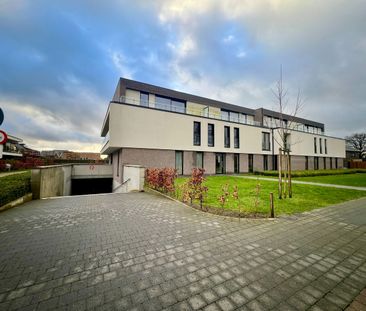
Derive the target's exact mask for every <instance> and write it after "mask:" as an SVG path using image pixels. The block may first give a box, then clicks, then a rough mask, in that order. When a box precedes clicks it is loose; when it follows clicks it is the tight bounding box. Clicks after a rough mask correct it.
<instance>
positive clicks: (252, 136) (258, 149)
mask: <svg viewBox="0 0 366 311" xmlns="http://www.w3.org/2000/svg"><path fill="white" fill-rule="evenodd" d="M280 117H281V116H280V114H279V113H278V112H276V111H271V110H267V109H263V108H259V109H251V108H246V107H242V106H236V105H232V104H228V103H225V102H221V101H217V100H212V99H208V98H204V97H200V96H195V95H191V94H186V93H182V92H178V91H174V90H171V89H167V88H162V87H159V86H155V85H151V84H146V83H142V82H138V81H134V80H129V79H124V78H121V79H120V80H119V81H118V84H117V88H116V91H115V94H114V96H113V98H112V100H111V101H110V103H109V106H108V109H107V112H106V115H105V118H104V122H103V126H102V130H101V136H102V137H104V142H103V146H102V150H101V153H102V154H105V155H108V156H109V161H110V163H112V164H113V167H114V180H115V182H116V183H121V182H122V181H123V178H122V166H123V165H124V164H139V165H143V166H145V167H175V168H176V169H177V171H178V173H179V174H184V175H186V174H190V173H191V170H192V168H193V167H202V168H204V169H205V171H206V173H207V174H225V173H229V174H230V173H245V172H252V171H255V170H256V171H262V170H273V169H277V162H278V153H279V152H278V149H279V145H278V144H277V142H276V141H278V140H276V135H278V132H277V130H276V128H278V126H279V120H280ZM282 120H283V121H284V122H285V124H286V122H290V121H291V124H292V125H293V127H291V130H290V132H289V133H290V135H289V137H288V141H291V142H292V144H291V163H292V168H293V169H294V170H305V169H309V170H310V169H325V168H327V169H333V168H340V167H342V166H343V159H344V158H345V140H344V139H342V138H337V137H330V136H327V135H325V128H324V124H323V123H319V122H315V121H312V120H307V119H303V118H298V117H291V116H289V115H283V116H282ZM277 138H278V137H277Z"/></svg>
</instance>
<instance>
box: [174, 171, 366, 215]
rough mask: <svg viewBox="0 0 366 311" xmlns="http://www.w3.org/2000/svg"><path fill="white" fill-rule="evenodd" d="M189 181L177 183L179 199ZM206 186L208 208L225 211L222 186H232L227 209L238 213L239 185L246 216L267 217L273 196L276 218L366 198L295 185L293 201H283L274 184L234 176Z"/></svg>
mask: <svg viewBox="0 0 366 311" xmlns="http://www.w3.org/2000/svg"><path fill="white" fill-rule="evenodd" d="M185 180H187V178H185V177H181V178H178V179H177V180H176V185H177V188H178V190H177V197H178V199H181V193H180V191H179V185H181V184H183V183H184V181H185ZM258 183H259V184H260V194H259V205H258V206H257V207H255V204H254V202H255V198H256V196H255V188H256V185H257V184H258ZM205 184H206V186H207V187H208V197H207V199H206V200H205V203H204V205H208V206H212V207H217V208H222V207H221V204H220V203H219V200H218V197H219V196H220V195H221V193H222V190H221V189H222V186H223V185H225V184H229V192H230V196H229V199H228V201H227V203H226V204H225V206H224V207H223V208H224V209H228V210H235V211H238V207H237V202H236V201H235V200H234V199H233V197H232V195H231V194H232V191H233V187H234V186H235V185H237V186H238V187H239V199H240V206H241V208H240V209H241V211H242V212H244V213H246V214H262V215H267V214H268V213H269V193H270V192H273V195H274V199H275V200H274V206H275V214H276V215H279V214H294V213H300V212H305V211H310V210H312V209H315V208H319V207H325V206H329V205H332V204H336V203H340V202H344V201H348V200H352V199H357V198H361V197H365V196H366V191H355V190H348V189H333V188H327V187H316V186H311V185H300V184H293V198H291V199H282V200H279V199H278V198H277V187H278V185H277V183H276V182H273V181H265V180H252V179H245V178H240V177H234V176H209V177H206V182H205Z"/></svg>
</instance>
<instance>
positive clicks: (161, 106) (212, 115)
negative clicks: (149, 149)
mask: <svg viewBox="0 0 366 311" xmlns="http://www.w3.org/2000/svg"><path fill="white" fill-rule="evenodd" d="M114 102H117V103H121V104H131V105H137V106H141V107H147V108H152V109H157V110H164V111H170V112H176V113H182V114H186V115H190V116H200V117H205V118H209V119H215V120H221V121H229V122H234V123H239V124H247V125H254V126H261V124H260V122H257V121H252V120H248V119H247V118H242V117H240V116H239V117H238V118H234V117H229V116H227V115H224V114H221V113H218V112H217V111H215V112H212V111H210V107H209V106H206V107H205V108H203V109H198V108H193V107H187V106H186V105H182V104H183V102H177V101H172V102H171V103H170V104H167V103H162V102H156V101H154V102H152V101H147V100H139V99H135V98H129V97H125V96H121V97H120V99H119V101H114Z"/></svg>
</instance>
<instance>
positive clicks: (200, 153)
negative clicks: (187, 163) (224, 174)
mask: <svg viewBox="0 0 366 311" xmlns="http://www.w3.org/2000/svg"><path fill="white" fill-rule="evenodd" d="M198 155H202V166H198V164H197V163H198ZM204 158H205V156H204V152H203V151H197V152H196V167H197V168H202V169H203V168H204Z"/></svg>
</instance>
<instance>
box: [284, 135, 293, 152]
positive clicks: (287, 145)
mask: <svg viewBox="0 0 366 311" xmlns="http://www.w3.org/2000/svg"><path fill="white" fill-rule="evenodd" d="M284 140H285V141H284V145H285V150H288V151H291V134H289V133H287V134H285V139H284Z"/></svg>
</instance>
